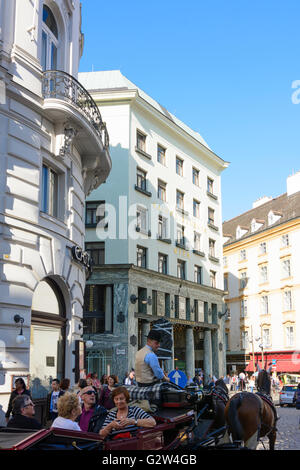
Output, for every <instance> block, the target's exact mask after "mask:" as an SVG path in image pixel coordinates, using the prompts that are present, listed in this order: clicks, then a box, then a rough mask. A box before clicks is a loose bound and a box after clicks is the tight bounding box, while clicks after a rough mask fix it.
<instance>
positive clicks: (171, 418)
mask: <svg viewBox="0 0 300 470" xmlns="http://www.w3.org/2000/svg"><path fill="white" fill-rule="evenodd" d="M128 388H129V392H130V395H131V399H132V400H134V401H135V403H136V404H138V403H139V401H141V400H147V401H149V403H151V406H152V409H153V411H152V416H153V417H154V418H155V420H156V426H155V427H154V428H151V429H145V428H137V427H134V426H130V427H128V428H126V429H124V430H122V432H121V433H120V431H118V432H115V433H111V434H110V436H109V437H108V438H106V439H104V440H103V439H102V438H101V437H100V436H99V435H98V434H94V433H88V432H77V431H70V430H64V429H55V428H50V429H42V430H40V431H32V430H21V429H11V428H5V427H4V428H0V449H11V450H38V451H44V450H98V451H123V450H126V451H128V450H144V451H149V450H151V451H160V450H164V451H166V450H167V451H176V450H177V449H180V448H182V449H185V450H186V451H190V450H198V449H199V450H200V449H206V448H215V447H216V446H217V445H218V442H219V440H220V439H221V438H222V436H223V434H224V432H225V426H224V425H223V426H219V427H218V426H217V427H216V406H215V403H216V400H217V399H216V397H214V391H209V390H204V391H203V390H199V389H197V388H196V387H187V388H186V389H182V388H180V387H179V386H177V385H175V384H157V385H154V386H153V387H147V388H145V389H144V390H143V389H141V388H138V387H128Z"/></svg>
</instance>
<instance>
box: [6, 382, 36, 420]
mask: <svg viewBox="0 0 300 470" xmlns="http://www.w3.org/2000/svg"><path fill="white" fill-rule="evenodd" d="M20 395H27V396H28V397H30V398H31V393H30V391H29V390H27V389H26V385H25V382H24V380H23V379H22V377H19V378H18V379H16V381H15V389H14V390H13V391H12V392H11V394H10V397H9V402H8V408H7V412H6V413H5V418H6V422H8V420H9V418H10V414H11V412H12V409H13V404H12V403H13V400H14V398H16V397H18V396H20Z"/></svg>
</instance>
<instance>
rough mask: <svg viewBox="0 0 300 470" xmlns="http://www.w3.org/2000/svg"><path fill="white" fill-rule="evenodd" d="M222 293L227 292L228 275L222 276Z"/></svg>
mask: <svg viewBox="0 0 300 470" xmlns="http://www.w3.org/2000/svg"><path fill="white" fill-rule="evenodd" d="M224 291H225V292H228V274H224Z"/></svg>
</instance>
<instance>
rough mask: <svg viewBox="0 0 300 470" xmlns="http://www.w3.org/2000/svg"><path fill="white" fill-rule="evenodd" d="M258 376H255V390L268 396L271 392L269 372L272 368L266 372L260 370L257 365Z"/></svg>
mask: <svg viewBox="0 0 300 470" xmlns="http://www.w3.org/2000/svg"><path fill="white" fill-rule="evenodd" d="M257 369H258V376H257V390H258V391H259V392H261V393H265V394H267V395H270V392H271V377H270V374H271V370H272V366H270V367H269V369H268V370H266V369H261V368H260V367H259V364H257Z"/></svg>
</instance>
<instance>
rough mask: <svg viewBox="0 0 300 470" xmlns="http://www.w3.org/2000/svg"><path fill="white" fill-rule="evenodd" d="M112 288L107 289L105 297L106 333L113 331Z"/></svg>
mask: <svg viewBox="0 0 300 470" xmlns="http://www.w3.org/2000/svg"><path fill="white" fill-rule="evenodd" d="M112 315H113V312H112V287H111V286H107V287H106V297H105V331H112Z"/></svg>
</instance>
